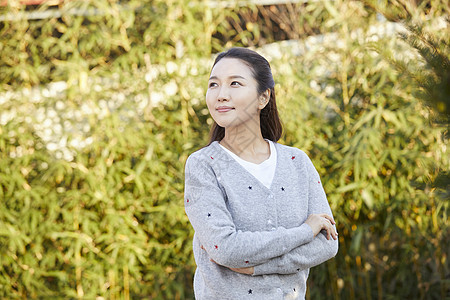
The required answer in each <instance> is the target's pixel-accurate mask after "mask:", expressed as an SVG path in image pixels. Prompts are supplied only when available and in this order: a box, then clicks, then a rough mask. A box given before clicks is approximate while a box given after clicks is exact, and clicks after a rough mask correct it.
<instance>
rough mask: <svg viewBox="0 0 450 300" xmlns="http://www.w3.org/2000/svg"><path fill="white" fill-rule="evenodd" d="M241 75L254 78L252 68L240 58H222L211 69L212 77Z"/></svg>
mask: <svg viewBox="0 0 450 300" xmlns="http://www.w3.org/2000/svg"><path fill="white" fill-rule="evenodd" d="M233 76H241V77H244V78H245V79H250V78H253V73H252V69H251V68H250V67H249V66H248V64H246V63H245V62H244V61H242V60H241V59H239V58H228V57H227V58H222V59H221V60H219V61H218V62H217V63H216V65H215V66H214V67H213V69H212V70H211V77H216V78H222V77H225V78H227V77H233Z"/></svg>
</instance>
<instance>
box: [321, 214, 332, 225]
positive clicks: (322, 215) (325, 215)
mask: <svg viewBox="0 0 450 300" xmlns="http://www.w3.org/2000/svg"><path fill="white" fill-rule="evenodd" d="M320 216H321V217H322V218H325V219H327V220H328V221H330V223H331V224H332V225H334V224H336V222H335V221H334V219H333V218H332V217H331V216H330V215H327V214H321V215H320Z"/></svg>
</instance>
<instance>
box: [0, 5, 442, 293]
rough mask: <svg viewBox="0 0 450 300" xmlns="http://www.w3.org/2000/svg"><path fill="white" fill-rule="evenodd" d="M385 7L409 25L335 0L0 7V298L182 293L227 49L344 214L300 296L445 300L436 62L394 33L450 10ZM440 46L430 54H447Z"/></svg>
mask: <svg viewBox="0 0 450 300" xmlns="http://www.w3.org/2000/svg"><path fill="white" fill-rule="evenodd" d="M300 2H301V1H300ZM394 2H395V5H397V6H395V7H396V9H398V10H399V11H400V12H401V11H402V9H403V10H404V11H408V7H407V6H405V5H406V4H408V5H414V7H413V8H414V9H410V10H409V12H412V11H413V12H414V14H409V19H407V18H406V17H404V16H403V15H401V13H399V12H398V11H396V12H395V13H396V16H397V17H398V16H400V17H398V18H397V19H396V18H394V17H392V15H388V13H389V12H390V11H389V9H388V8H386V7H382V6H381V5H382V3H383V1H343V0H337V1H327V0H324V1H311V2H307V1H305V2H304V3H303V2H302V3H297V4H290V3H286V4H283V5H266V6H256V5H254V4H252V3H250V2H249V3H244V4H243V3H242V2H240V4H238V3H234V2H230V1H216V2H212V1H211V2H205V1H200V0H198V1H187V0H171V1H162V0H147V1H120V2H119V1H116V0H109V1H108V0H96V1H60V2H58V3H59V4H57V5H52V6H49V5H45V4H44V5H41V6H31V7H30V6H25V5H22V4H20V1H8V2H7V4H6V5H4V6H1V7H0V17H1V18H0V20H1V21H0V70H1V71H0V298H1V299H193V292H192V276H193V272H194V269H195V264H194V260H193V257H192V245H191V240H192V236H193V232H192V229H191V226H190V225H189V222H188V219H187V217H186V215H185V213H184V207H183V188H184V178H183V176H184V175H183V174H184V173H183V170H184V163H185V160H186V158H187V156H188V155H189V154H190V153H192V152H193V151H195V150H197V149H198V148H200V147H202V146H203V145H205V143H206V142H207V139H208V132H209V125H210V124H211V122H212V120H211V118H210V117H209V114H208V110H207V108H206V105H205V103H204V94H205V89H206V83H207V78H208V74H209V67H210V66H211V63H212V62H213V58H214V55H215V54H216V53H217V52H219V51H222V50H224V49H226V48H227V47H231V46H250V47H254V49H256V50H257V51H259V52H260V53H262V54H263V55H264V56H266V57H267V58H268V59H269V61H270V63H271V65H272V69H273V72H274V77H275V80H276V87H275V89H276V93H277V101H278V106H279V110H280V115H281V117H282V121H283V125H284V129H285V132H284V135H283V137H282V139H281V140H280V143H283V144H287V145H293V146H296V147H299V148H301V149H303V150H304V151H305V152H306V153H307V154H308V155H309V156H310V157H311V158H312V160H313V162H314V164H315V166H316V168H317V169H318V171H319V173H320V175H321V177H322V181H323V182H324V187H325V190H326V192H327V195H328V200H329V202H330V205H331V208H332V210H333V212H334V214H335V217H336V222H337V226H338V231H339V241H340V249H339V253H338V255H337V256H336V258H334V259H333V260H331V261H329V262H327V263H326V264H323V265H321V266H318V267H315V268H313V269H311V274H310V278H309V280H308V284H309V290H308V294H307V299H444V298H445V297H449V296H450V294H449V290H448V280H449V276H450V273H449V261H448V260H449V248H448V246H447V244H448V243H447V241H448V239H449V237H450V236H449V229H448V206H449V205H448V189H449V186H448V185H449V180H448V169H449V153H448V148H447V147H448V144H447V136H448V131H447V130H448V127H447V126H446V125H448V123H445V121H444V122H442V120H447V122H448V116H447V119H446V115H445V110H439V109H438V108H439V107H441V108H442V106H439V105H440V104H437V105H434V104H432V105H429V102H427V100H426V99H425V98H426V97H428V96H429V95H430V93H424V92H423V91H424V89H423V86H424V85H423V83H424V81H420V82H419V81H416V80H414V78H419V77H420V78H422V79H425V83H426V79H427V78H428V77H427V76H433V75H430V74H431V73H430V72H433V70H436V66H433V68H434V69H433V68H429V69H427V66H428V64H429V61H431V60H427V59H426V57H424V56H423V55H421V53H422V54H423V52H420V51H419V52H418V51H417V49H416V48H414V47H413V46H411V44H410V43H408V41H407V39H406V41H405V39H402V38H401V37H400V36H399V33H400V34H401V33H402V32H403V34H405V26H404V25H405V22H408V21H411V20H415V21H416V23H415V24H417V22H419V21H420V22H421V23H420V24H421V26H422V27H423V28H424V29H423V30H428V31H426V32H428V35H430V34H432V35H434V36H432V38H433V40H435V41H440V42H441V44H442V41H445V36H447V37H448V22H447V21H445V17H446V16H448V7H447V6H446V5H447V4H446V3H445V1H415V2H414V1H394ZM380 3H381V4H380ZM402 4H404V5H403V6H402ZM405 7H406V8H405ZM48 12H51V13H50V14H49V13H48ZM38 14H40V15H41V17H35V16H36V15H38ZM42 16H44V17H42ZM402 16H403V17H402ZM402 18H403V19H402ZM406 25H408V24H407V23H406ZM422 27H421V28H422ZM406 28H407V26H406ZM416 28H417V27H416ZM419 35H420V34H419ZM419 38H420V36H419ZM439 47H440V46H439ZM439 47H438V48H436V49H438V50H439V51H437V52H436V51H435V52H427V53H431V54H430V55H433V53H438V54H440V55H441V57H443V58H444V61H445V58H446V59H447V61H448V58H449V51H448V44H445V43H444V45H443V46H442V47H441V48H439ZM420 70H431V71H429V72H428V71H427V72H428V73H421V74H419V75H420V76H417V77H414V76H413V75H414V74H415V73H414V72H419V71H420ZM433 74H444V75H445V74H448V65H447V66H445V65H442V69H441V70H438V71H436V72H435V73H433ZM436 78H437V79H439V78H438V77H432V79H433V80H434V81H433V82H437V81H436V80H437V79H436ZM439 84H441V85H440V87H441V88H440V89H438V92H439V93H441V94H444V96H443V97H442V98H439V99H447V100H448V99H449V98H450V97H448V85H445V82H443V81H442V82H440V83H439ZM442 87H443V88H442ZM445 88H447V94H445V93H446V92H445ZM424 99H425V100H424ZM433 103H434V102H433ZM439 103H440V102H439ZM443 105H444V107H445V103H444V104H443ZM447 105H448V104H447ZM436 107H437V108H436ZM447 109H448V108H447ZM439 114H441V117H440V119H439V118H437V117H436V115H439ZM438 119H439V120H441V121H437V120H438Z"/></svg>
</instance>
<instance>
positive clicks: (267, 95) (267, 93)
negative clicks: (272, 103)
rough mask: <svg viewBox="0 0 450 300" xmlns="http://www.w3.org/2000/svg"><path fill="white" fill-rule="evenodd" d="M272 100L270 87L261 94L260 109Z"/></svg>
mask: <svg viewBox="0 0 450 300" xmlns="http://www.w3.org/2000/svg"><path fill="white" fill-rule="evenodd" d="M269 100H270V89H267V90H265V91H264V92H263V93H262V94H261V95H260V96H259V109H261V110H262V109H263V108H264V107H266V105H267V103H269Z"/></svg>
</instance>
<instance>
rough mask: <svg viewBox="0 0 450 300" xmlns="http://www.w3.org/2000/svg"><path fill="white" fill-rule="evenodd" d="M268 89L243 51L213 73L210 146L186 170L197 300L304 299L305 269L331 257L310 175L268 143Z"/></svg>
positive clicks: (315, 180) (301, 162)
mask: <svg viewBox="0 0 450 300" xmlns="http://www.w3.org/2000/svg"><path fill="white" fill-rule="evenodd" d="M274 86H275V83H274V80H273V77H272V71H271V69H270V65H269V63H268V62H267V60H266V59H265V58H263V57H262V56H261V55H259V54H257V53H256V52H254V51H251V50H248V49H245V48H232V49H230V50H228V51H226V52H223V53H220V54H219V55H218V56H217V58H216V60H215V62H214V65H213V67H212V70H211V76H210V78H209V83H208V91H207V93H206V103H207V106H208V109H209V112H210V114H211V116H212V118H213V119H214V121H215V122H214V124H213V127H212V129H211V139H210V143H209V145H208V146H206V147H204V148H202V149H200V150H198V151H196V152H194V153H192V154H191V155H190V156H189V158H188V159H187V161H186V167H185V197H184V198H185V199H184V203H185V210H186V213H187V215H188V217H189V220H190V222H191V224H192V226H193V228H194V230H195V234H194V241H193V249H194V257H195V261H196V264H197V270H196V272H195V276H194V291H195V297H196V299H198V300H203V299H208V300H209V299H221V300H222V299H233V300H236V299H258V300H261V299H268V300H274V299H304V297H305V292H306V280H307V278H308V274H309V268H311V267H313V266H316V265H318V264H321V263H322V262H324V261H326V260H328V259H330V258H332V257H334V256H335V255H336V253H337V250H338V241H337V232H336V229H335V226H334V224H335V222H334V220H333V217H332V214H331V210H330V207H329V205H328V201H327V198H326V195H325V192H324V190H323V188H322V184H321V180H320V177H319V174H318V173H317V171H316V169H315V168H314V166H313V164H312V163H311V160H310V159H309V158H308V156H307V155H306V154H305V153H304V152H303V151H301V150H299V149H297V148H293V147H288V146H285V145H281V144H278V143H277V141H278V140H279V139H280V137H281V134H282V127H281V123H280V119H279V117H278V111H277V106H276V103H275V91H274Z"/></svg>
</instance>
